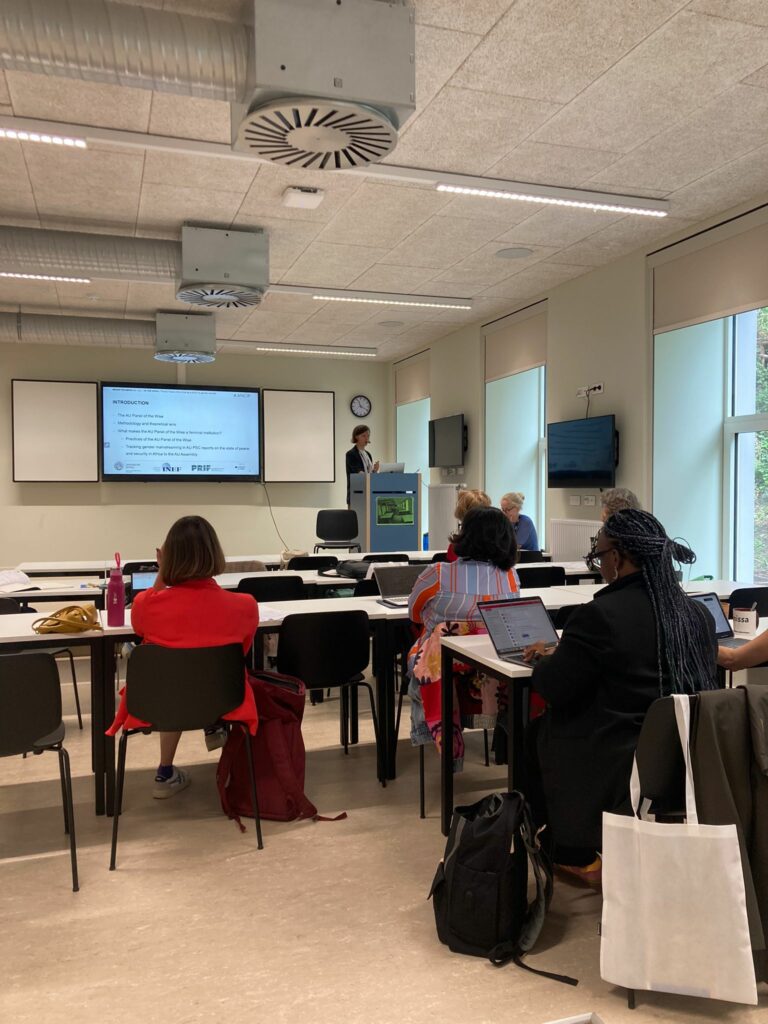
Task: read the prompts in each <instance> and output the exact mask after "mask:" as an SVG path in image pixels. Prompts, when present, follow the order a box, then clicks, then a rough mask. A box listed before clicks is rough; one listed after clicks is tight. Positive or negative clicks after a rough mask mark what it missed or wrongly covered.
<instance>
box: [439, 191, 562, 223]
mask: <svg viewBox="0 0 768 1024" xmlns="http://www.w3.org/2000/svg"><path fill="white" fill-rule="evenodd" d="M545 209H546V207H545V206H542V205H541V204H540V203H521V202H512V201H511V200H509V199H489V198H488V197H487V196H456V198H455V199H452V200H451V201H450V203H449V204H448V205H447V206H446V207H444V209H442V210H441V211H440V212H439V214H438V216H439V217H460V218H464V219H466V220H476V219H479V220H484V219H487V220H492V221H493V222H494V224H495V226H496V230H497V231H505V230H506V229H507V228H513V227H514V226H515V225H516V224H519V223H520V222H521V221H524V220H526V219H527V218H528V217H530V216H531V215H532V214H533V213H535V212H536V211H537V210H545Z"/></svg>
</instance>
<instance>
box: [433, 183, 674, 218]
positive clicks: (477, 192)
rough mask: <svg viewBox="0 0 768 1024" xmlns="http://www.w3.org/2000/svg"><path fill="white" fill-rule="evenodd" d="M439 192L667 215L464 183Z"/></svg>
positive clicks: (581, 208) (651, 215)
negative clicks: (471, 185)
mask: <svg viewBox="0 0 768 1024" xmlns="http://www.w3.org/2000/svg"><path fill="white" fill-rule="evenodd" d="M437 191H438V192H452V193H454V194H455V195H460V196H482V197H485V198H487V199H516V200H518V201H519V202H522V203H542V204H544V205H547V206H573V207H576V208H577V209H580V210H607V211H610V212H611V213H632V214H635V215H636V216H638V217H666V216H667V211H666V210H646V209H642V208H641V207H638V206H625V205H623V204H621V203H618V202H617V203H609V202H608V203H607V202H593V201H592V200H589V199H565V198H561V197H559V196H554V195H551V196H548V195H537V194H533V193H530V194H529V193H525V192H505V191H500V190H498V189H491V188H469V187H467V186H464V185H446V184H445V183H442V182H441V183H440V184H439V185H438V186H437Z"/></svg>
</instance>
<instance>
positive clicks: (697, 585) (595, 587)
mask: <svg viewBox="0 0 768 1024" xmlns="http://www.w3.org/2000/svg"><path fill="white" fill-rule="evenodd" d="M605 586H607V584H606V583H582V584H580V585H579V586H574V587H568V588H567V589H568V590H575V591H577V592H578V594H579V598H577V599H574V601H573V603H574V604H583V603H584V602H585V601H591V600H592V598H593V597H594V596H595V594H598V593H599V592H600V591H601V590H602V589H603V587H605ZM681 586H682V588H683V590H684V591H685V592H686V594H711V593H715V594H717V596H718V597H719V598H720V600H721V601H727V600H728V599H729V597H730V596H731V594H732V593H733V591H734V590H741V589H742V587H750V588H751V587H754V586H755V584H754V583H740V582H739V581H738V580H683V582H682V584H681ZM560 589H561V590H562V589H565V588H563V587H561V588H560Z"/></svg>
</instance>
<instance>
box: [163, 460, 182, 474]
mask: <svg viewBox="0 0 768 1024" xmlns="http://www.w3.org/2000/svg"><path fill="white" fill-rule="evenodd" d="M163 472H164V473H180V472H181V466H172V465H171V464H170V462H164V463H163Z"/></svg>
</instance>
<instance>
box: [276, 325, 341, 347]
mask: <svg viewBox="0 0 768 1024" xmlns="http://www.w3.org/2000/svg"><path fill="white" fill-rule="evenodd" d="M348 331H349V327H348V325H347V324H320V323H317V322H316V321H314V320H313V321H312V322H309V321H307V322H306V323H303V324H301V326H300V327H297V328H296V330H295V331H293V332H292V333H290V334H288V335H287V336H286V337H287V340H288V341H296V342H299V341H300V342H303V343H309V344H312V345H331V344H333V343H334V342H336V341H341V339H342V338H343V337H344V335H345V334H347V333H348Z"/></svg>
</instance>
